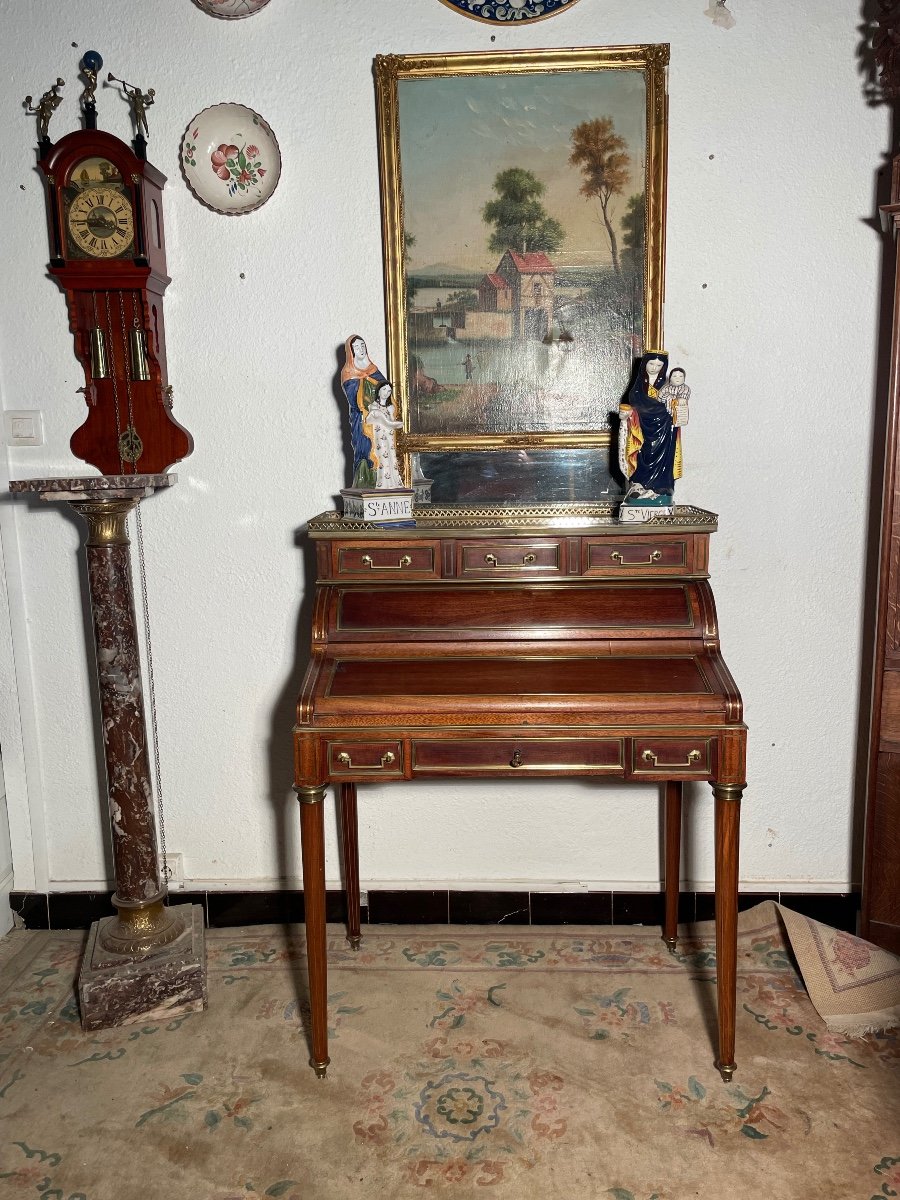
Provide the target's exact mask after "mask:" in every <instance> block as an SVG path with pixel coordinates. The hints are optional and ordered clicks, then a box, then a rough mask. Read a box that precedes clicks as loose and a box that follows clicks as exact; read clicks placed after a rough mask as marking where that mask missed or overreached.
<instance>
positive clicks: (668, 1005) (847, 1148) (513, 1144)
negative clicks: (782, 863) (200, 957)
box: [0, 910, 900, 1200]
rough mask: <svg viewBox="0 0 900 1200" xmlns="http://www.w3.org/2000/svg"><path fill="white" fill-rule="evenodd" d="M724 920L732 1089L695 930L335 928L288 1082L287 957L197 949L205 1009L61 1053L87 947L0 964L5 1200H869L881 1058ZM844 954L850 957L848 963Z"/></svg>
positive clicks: (895, 1177)
mask: <svg viewBox="0 0 900 1200" xmlns="http://www.w3.org/2000/svg"><path fill="white" fill-rule="evenodd" d="M756 912H757V910H753V912H751V913H747V914H743V915H742V918H741V928H740V932H739V977H738V1039H737V1061H738V1070H737V1072H736V1074H735V1077H734V1079H733V1081H732V1082H731V1083H730V1084H725V1083H723V1082H722V1080H721V1078H720V1077H719V1074H718V1072H717V1071H716V1070H715V1068H714V1066H713V1059H714V1057H715V1053H714V1039H715V956H714V949H713V940H712V930H711V928H710V927H708V926H696V927H695V928H694V929H693V930H688V931H687V932H688V933H689V934H690V935H691V936H689V937H685V939H684V940H682V941H681V942H680V943H679V951H678V953H677V954H676V955H674V956H671V955H669V954H668V953H667V951H666V949H665V947H664V945H663V943H662V941H661V940H660V937H659V932H658V931H657V930H655V929H651V928H640V927H634V928H632V927H628V928H623V927H618V928H604V929H592V930H590V929H585V928H581V927H578V928H576V927H569V928H541V927H531V928H522V929H509V928H507V929H504V928H501V927H493V928H483V929H479V928H473V927H467V928H460V927H435V926H431V927H424V926H420V927H409V928H403V927H397V926H393V927H389V926H371V927H368V928H366V929H364V936H363V945H362V949H361V950H360V951H359V953H353V952H352V951H350V949H349V948H348V946H347V943H346V941H345V939H344V937H343V931H342V930H341V929H339V928H338V927H329V1009H328V1011H329V1026H330V1052H331V1065H330V1067H329V1069H328V1074H327V1077H326V1078H325V1079H324V1080H318V1079H316V1077H315V1075H314V1074H313V1072H312V1070H311V1069H310V1068H309V1066H308V1063H307V1060H308V1056H309V1052H308V1048H307V1041H306V1008H305V967H304V942H303V938H302V930H301V929H299V928H293V927H292V928H291V929H290V930H289V931H285V929H283V928H282V927H278V928H276V927H257V928H252V929H245V930H235V929H231V930H229V929H225V930H210V931H208V934H207V952H208V962H209V986H210V1007H209V1010H208V1011H207V1012H205V1013H195V1014H191V1015H189V1016H186V1017H180V1018H179V1017H175V1018H173V1019H172V1020H170V1021H152V1022H146V1023H140V1022H139V1023H137V1024H135V1025H130V1026H125V1027H122V1028H119V1029H113V1030H103V1031H100V1032H97V1033H93V1034H85V1033H83V1032H82V1031H81V1027H80V1024H79V1021H78V1013H77V1008H76V1004H75V998H74V992H73V982H74V979H75V975H76V972H77V969H78V965H79V962H80V955H81V949H82V944H83V940H82V935H80V934H71V933H45V932H24V931H21V932H15V933H13V934H12V935H10V936H9V937H7V938H6V939H4V940H3V941H2V942H0V1197H4V1198H5V1197H6V1196H10V1197H14V1198H16V1200H18V1198H20V1197H21V1198H28V1200H138V1198H140V1200H144V1198H145V1197H157V1196H159V1197H166V1198H167V1200H169V1198H172V1200H181V1198H182V1197H184V1198H185V1200H187V1198H188V1197H190V1198H191V1200H247V1198H248V1197H254V1196H256V1197H263V1196H271V1197H282V1198H283V1200H319V1198H321V1200H340V1198H341V1197H344V1196H360V1197H362V1196H366V1197H369V1196H372V1195H373V1194H376V1195H377V1194H379V1193H380V1194H382V1195H384V1196H385V1197H386V1198H391V1200H393V1197H398V1196H401V1197H402V1196H418V1195H423V1194H424V1195H432V1196H445V1197H447V1198H448V1200H450V1198H451V1197H452V1198H456V1197H464V1196H481V1195H494V1196H497V1197H506V1198H508V1200H530V1198H531V1197H534V1198H541V1200H543V1198H545V1197H551V1198H552V1197H559V1198H560V1200H562V1198H563V1197H565V1198H566V1200H573V1198H574V1200H580V1198H581V1197H585V1198H591V1200H593V1198H594V1197H598V1198H604V1197H612V1198H613V1200H683V1198H685V1200H687V1198H697V1197H701V1198H703V1200H722V1198H723V1197H726V1196H727V1197H729V1198H737V1200H744V1198H746V1200H751V1198H752V1200H758V1198H760V1197H765V1200H805V1198H806V1197H809V1198H810V1200H812V1198H813V1197H815V1200H876V1198H877V1200H886V1198H890V1197H895V1196H900V1036H898V1033H897V1031H893V1032H891V1033H884V1034H880V1035H872V1034H870V1035H867V1036H866V1037H863V1038H850V1037H847V1036H844V1035H841V1034H834V1033H829V1032H828V1030H827V1028H826V1027H825V1024H824V1022H823V1021H822V1020H821V1019H820V1018H819V1017H818V1016H817V1014H816V1011H815V1009H814V1008H813V1007H812V1005H811V1004H810V1001H809V998H808V997H807V995H806V992H805V990H804V988H803V985H802V982H801V980H800V978H799V976H798V975H797V974H795V971H794V969H793V966H792V963H791V959H790V957H789V954H788V951H787V948H786V944H785V940H784V934H783V932H782V929H781V926H780V925H779V923H778V921H777V919H773V916H772V914H771V913H770V914H768V919H766V920H761V919H760V917H759V916H756V917H754V913H756ZM842 953H844V955H845V956H846V953H847V949H846V947H843V949H842Z"/></svg>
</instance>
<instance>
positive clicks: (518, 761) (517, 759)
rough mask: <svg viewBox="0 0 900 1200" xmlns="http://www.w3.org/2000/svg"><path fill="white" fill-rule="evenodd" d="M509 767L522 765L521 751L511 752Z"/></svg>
mask: <svg viewBox="0 0 900 1200" xmlns="http://www.w3.org/2000/svg"><path fill="white" fill-rule="evenodd" d="M509 765H510V766H511V767H521V765H522V751H521V750H514V751H513V756H512V758H511V759H510V760H509Z"/></svg>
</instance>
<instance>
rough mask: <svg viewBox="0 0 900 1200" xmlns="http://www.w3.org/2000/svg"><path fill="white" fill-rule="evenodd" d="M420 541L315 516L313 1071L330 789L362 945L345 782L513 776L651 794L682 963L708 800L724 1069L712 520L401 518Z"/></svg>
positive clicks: (729, 896) (728, 918) (726, 934)
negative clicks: (698, 819) (691, 796)
mask: <svg viewBox="0 0 900 1200" xmlns="http://www.w3.org/2000/svg"><path fill="white" fill-rule="evenodd" d="M416 519H417V521H416V526H415V528H408V529H407V528H404V529H390V528H387V529H385V528H373V527H372V526H371V525H365V524H362V523H355V522H352V521H347V520H344V519H342V518H340V517H339V516H338V514H337V513H325V514H323V515H322V516H320V517H317V518H315V519H314V520H312V521H311V522H310V523H309V533H310V536H311V537H312V538H313V540H314V542H315V545H316V551H317V569H318V582H317V585H316V596H315V606H314V613H313V630H312V650H311V658H310V662H309V666H308V668H307V671H306V676H305V679H304V682H303V686H302V690H301V693H300V697H299V700H298V705H297V724H296V727H295V731H294V762H295V783H296V791H297V793H298V797H299V800H300V816H301V838H302V857H303V890H304V900H305V910H306V932H307V955H308V970H309V993H310V1005H311V1060H310V1061H311V1065H312V1066H313V1067H314V1069H315V1071H316V1073H317V1074H318V1075H320V1076H322V1075H324V1074H325V1069H326V1067H327V1065H328V1062H329V1058H328V1031H327V1023H326V996H327V985H326V971H327V964H326V931H325V862H324V840H323V800H324V796H325V790H326V787H327V786H328V785H329V784H331V783H334V784H336V785H340V807H341V826H342V856H343V873H344V884H345V887H346V889H347V900H348V912H349V919H348V926H349V928H348V934H349V938H350V943H351V945H353V946H354V947H358V945H359V940H360V924H359V919H360V914H359V863H358V849H357V846H358V843H357V832H356V785H357V784H358V783H365V782H366V781H369V780H372V779H377V780H378V781H379V782H387V781H391V782H396V783H402V782H407V783H408V782H409V781H414V780H416V779H429V778H435V777H441V776H443V777H447V776H451V777H454V778H458V779H466V778H468V779H471V778H488V777H490V778H497V777H515V776H530V777H535V776H538V777H544V776H568V775H572V776H591V777H595V778H597V779H620V780H622V779H624V780H628V781H634V782H636V783H637V782H642V783H647V782H651V781H657V782H661V783H663V784H665V797H666V801H665V812H666V852H665V858H666V884H665V891H666V905H665V928H664V936H665V940H666V942H667V944H668V945H669V947H670V949H673V948H674V946H675V937H676V922H677V911H678V886H679V860H680V849H681V798H682V785H683V783H684V781H686V780H700V781H708V782H710V783H711V784H712V790H713V795H714V797H715V872H716V884H715V886H716V955H717V988H718V1016H719V1044H718V1055H717V1061H716V1065H717V1066H718V1068H719V1070H720V1071H721V1073H722V1076H723V1078H725V1079H726V1080H728V1079H730V1078H731V1076H732V1074H733V1072H734V1067H735V1061H734V1040H735V991H736V955H737V893H738V827H739V815H740V800H741V795H742V792H743V789H744V786H745V760H746V726H745V725H744V723H743V720H742V715H743V714H742V705H741V698H740V695H739V693H738V690H737V688H736V686H735V684H734V681H733V680H732V678H731V675H730V673H729V671H728V669H727V667H726V665H725V663H724V661H723V659H722V656H721V653H720V649H719V635H718V629H717V625H716V612H715V605H714V602H713V595H712V590H711V588H710V585H709V581H708V574H707V561H708V550H709V535H710V534H711V533H712V532H714V531H715V528H716V518H715V516H714V515H713V514H712V513H708V512H705V511H704V510H702V509H697V508H689V507H684V506H679V507H677V508H676V509H675V512H674V514H673V515H672V516H669V517H656V518H654V519H653V520H652V521H650V522H647V523H646V524H642V525H637V526H635V525H626V526H623V525H621V524H619V523H618V522H617V521H616V520H615V518H614V515H613V510H612V508H611V507H610V506H605V505H568V506H564V507H563V509H562V511H560V510H559V509H557V508H552V509H550V508H548V509H544V510H542V509H539V508H534V509H517V510H514V512H513V513H511V512H510V510H508V509H505V508H502V507H501V508H497V509H487V508H484V509H482V508H472V507H468V508H467V507H459V508H452V507H451V508H438V507H431V506H428V507H424V506H423V507H422V508H421V509H417V510H416Z"/></svg>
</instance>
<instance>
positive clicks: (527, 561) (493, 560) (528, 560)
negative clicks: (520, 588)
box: [484, 554, 537, 567]
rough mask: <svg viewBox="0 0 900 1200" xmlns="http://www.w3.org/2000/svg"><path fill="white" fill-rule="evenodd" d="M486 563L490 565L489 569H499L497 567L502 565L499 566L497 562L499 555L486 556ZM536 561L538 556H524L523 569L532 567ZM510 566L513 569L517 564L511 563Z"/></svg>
mask: <svg viewBox="0 0 900 1200" xmlns="http://www.w3.org/2000/svg"><path fill="white" fill-rule="evenodd" d="M484 561H485V562H486V563H487V565H488V566H489V567H497V566H499V565H500V564H499V562H498V560H497V555H496V554H486V555H485V556H484ZM536 561H537V555H536V554H526V555H524V556H523V558H522V566H523V567H530V566H531V564H532V563H533V562H536ZM509 565H510V566H511V567H512V566H515V565H516V564H515V563H510V564H509Z"/></svg>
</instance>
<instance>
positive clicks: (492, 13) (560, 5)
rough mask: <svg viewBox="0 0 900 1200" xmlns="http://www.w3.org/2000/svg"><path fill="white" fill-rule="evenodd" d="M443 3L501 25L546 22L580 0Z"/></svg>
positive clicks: (455, 0) (459, 0) (460, 0)
mask: <svg viewBox="0 0 900 1200" xmlns="http://www.w3.org/2000/svg"><path fill="white" fill-rule="evenodd" d="M441 3H442V4H446V5H447V7H448V8H455V9H456V11H457V12H461V13H462V14H463V16H466V17H471V18H472V19H473V20H475V21H488V22H490V24H491V25H499V24H511V23H513V22H515V21H545V20H546V19H547V17H555V16H556V14H557V13H561V12H563V11H565V9H567V8H571V7H572V5H573V4H577V3H578V0H441Z"/></svg>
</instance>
